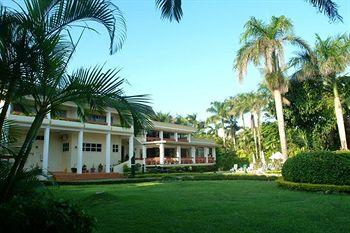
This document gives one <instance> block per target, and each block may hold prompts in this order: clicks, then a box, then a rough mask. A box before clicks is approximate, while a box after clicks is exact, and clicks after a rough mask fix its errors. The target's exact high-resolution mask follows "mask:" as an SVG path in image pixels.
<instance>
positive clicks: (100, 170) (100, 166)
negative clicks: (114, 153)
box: [98, 163, 103, 172]
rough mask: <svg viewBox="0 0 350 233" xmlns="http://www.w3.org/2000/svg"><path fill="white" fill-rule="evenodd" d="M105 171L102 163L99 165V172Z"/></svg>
mask: <svg viewBox="0 0 350 233" xmlns="http://www.w3.org/2000/svg"><path fill="white" fill-rule="evenodd" d="M102 171H103V165H102V164H101V163H100V164H99V165H98V172H102Z"/></svg>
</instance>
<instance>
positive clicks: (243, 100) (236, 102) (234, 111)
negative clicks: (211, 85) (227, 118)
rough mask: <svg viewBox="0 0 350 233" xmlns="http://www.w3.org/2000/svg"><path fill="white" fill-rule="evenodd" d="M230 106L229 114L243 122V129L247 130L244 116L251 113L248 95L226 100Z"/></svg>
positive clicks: (242, 94) (241, 94) (239, 95)
mask: <svg viewBox="0 0 350 233" xmlns="http://www.w3.org/2000/svg"><path fill="white" fill-rule="evenodd" d="M226 102H227V104H228V105H229V114H230V115H232V116H234V117H236V118H239V119H240V120H241V122H242V127H243V128H245V127H246V124H245V120H244V115H245V114H246V113H247V112H248V111H249V107H248V100H247V95H246V94H244V93H240V94H238V95H236V96H234V97H231V98H229V99H227V100H226Z"/></svg>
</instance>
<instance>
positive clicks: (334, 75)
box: [290, 34, 350, 150]
mask: <svg viewBox="0 0 350 233" xmlns="http://www.w3.org/2000/svg"><path fill="white" fill-rule="evenodd" d="M349 64H350V37H349V35H346V34H343V35H339V36H336V37H328V38H327V39H325V40H322V39H321V37H320V36H319V35H316V44H315V48H314V50H313V51H310V50H305V51H301V52H299V53H298V54H297V56H296V57H294V58H292V59H291V60H290V65H291V66H294V67H295V68H297V71H296V72H295V73H294V75H293V77H295V78H298V79H305V78H316V79H317V78H321V79H322V82H323V84H324V87H325V88H326V90H328V91H329V90H331V92H332V93H333V98H334V112H335V116H336V120H337V126H338V132H339V138H340V144H341V149H343V150H347V149H348V146H347V140H346V131H345V125H344V116H343V107H342V103H341V102H342V100H341V93H339V86H340V83H339V82H340V80H341V77H342V75H343V73H344V72H345V71H346V69H347V67H348V65H349Z"/></svg>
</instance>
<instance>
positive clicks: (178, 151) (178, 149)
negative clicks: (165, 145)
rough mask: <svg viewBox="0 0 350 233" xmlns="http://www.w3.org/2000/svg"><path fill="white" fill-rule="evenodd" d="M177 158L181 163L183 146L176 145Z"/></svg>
mask: <svg viewBox="0 0 350 233" xmlns="http://www.w3.org/2000/svg"><path fill="white" fill-rule="evenodd" d="M176 158H177V159H178V160H179V164H181V146H177V147H176Z"/></svg>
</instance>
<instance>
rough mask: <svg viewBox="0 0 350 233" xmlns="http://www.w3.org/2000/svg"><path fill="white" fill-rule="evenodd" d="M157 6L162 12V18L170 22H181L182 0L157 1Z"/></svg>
mask: <svg viewBox="0 0 350 233" xmlns="http://www.w3.org/2000/svg"><path fill="white" fill-rule="evenodd" d="M156 6H157V8H158V9H160V10H161V12H162V18H164V19H168V20H169V21H170V22H171V21H173V20H176V21H177V22H180V20H181V19H182V16H183V12H182V7H181V0H156Z"/></svg>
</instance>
